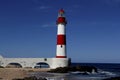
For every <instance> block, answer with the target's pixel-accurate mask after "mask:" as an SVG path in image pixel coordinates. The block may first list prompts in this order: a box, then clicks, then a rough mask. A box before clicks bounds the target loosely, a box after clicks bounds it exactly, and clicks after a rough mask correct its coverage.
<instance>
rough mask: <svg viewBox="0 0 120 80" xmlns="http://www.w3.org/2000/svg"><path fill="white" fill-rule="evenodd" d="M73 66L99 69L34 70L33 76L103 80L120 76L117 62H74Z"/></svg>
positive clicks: (64, 79) (71, 79) (74, 79)
mask: <svg viewBox="0 0 120 80" xmlns="http://www.w3.org/2000/svg"><path fill="white" fill-rule="evenodd" d="M71 65H72V66H77V65H81V66H94V67H96V68H97V69H98V72H97V73H96V72H95V71H94V70H93V71H92V73H87V74H84V72H78V71H76V72H69V73H48V72H34V73H31V74H30V75H31V76H36V77H37V78H39V77H45V78H46V79H47V80H103V79H106V78H111V77H118V76H120V64H117V63H72V64H71Z"/></svg>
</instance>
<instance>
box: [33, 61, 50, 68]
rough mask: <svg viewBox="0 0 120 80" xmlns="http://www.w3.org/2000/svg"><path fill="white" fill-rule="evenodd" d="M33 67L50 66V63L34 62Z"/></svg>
mask: <svg viewBox="0 0 120 80" xmlns="http://www.w3.org/2000/svg"><path fill="white" fill-rule="evenodd" d="M34 68H50V65H49V64H48V63H45V62H38V63H36V65H35V66H34Z"/></svg>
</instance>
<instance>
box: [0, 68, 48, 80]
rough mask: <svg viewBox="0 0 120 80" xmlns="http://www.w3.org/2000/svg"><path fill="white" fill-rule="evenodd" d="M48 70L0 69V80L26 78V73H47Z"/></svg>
mask: <svg viewBox="0 0 120 80" xmlns="http://www.w3.org/2000/svg"><path fill="white" fill-rule="evenodd" d="M48 70H49V69H43V68H42V69H26V68H0V80H12V79H14V78H24V77H28V76H29V75H28V73H30V72H34V71H41V72H44V71H48Z"/></svg>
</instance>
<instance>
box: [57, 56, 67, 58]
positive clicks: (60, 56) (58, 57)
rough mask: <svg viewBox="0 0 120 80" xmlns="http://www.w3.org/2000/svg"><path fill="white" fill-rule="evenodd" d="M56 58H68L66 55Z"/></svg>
mask: <svg viewBox="0 0 120 80" xmlns="http://www.w3.org/2000/svg"><path fill="white" fill-rule="evenodd" d="M56 58H66V56H56Z"/></svg>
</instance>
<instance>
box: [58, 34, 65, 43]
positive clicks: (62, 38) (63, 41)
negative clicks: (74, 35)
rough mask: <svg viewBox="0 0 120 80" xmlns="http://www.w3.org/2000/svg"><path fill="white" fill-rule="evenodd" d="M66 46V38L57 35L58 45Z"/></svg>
mask: <svg viewBox="0 0 120 80" xmlns="http://www.w3.org/2000/svg"><path fill="white" fill-rule="evenodd" d="M65 44H66V36H65V35H57V45H65Z"/></svg>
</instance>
